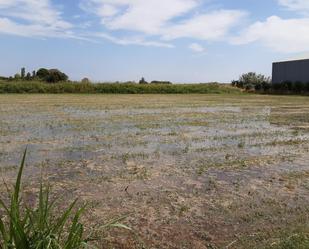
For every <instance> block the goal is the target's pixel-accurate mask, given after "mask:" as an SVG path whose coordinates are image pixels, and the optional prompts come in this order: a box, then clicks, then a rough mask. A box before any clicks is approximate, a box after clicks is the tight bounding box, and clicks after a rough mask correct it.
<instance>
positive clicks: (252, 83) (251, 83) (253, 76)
mask: <svg viewBox="0 0 309 249" xmlns="http://www.w3.org/2000/svg"><path fill="white" fill-rule="evenodd" d="M264 82H265V83H270V78H269V77H266V76H264V75H262V74H257V73H254V72H249V73H246V74H243V75H241V76H240V77H239V80H237V81H232V86H236V87H238V88H244V89H246V90H252V89H256V90H257V89H258V90H261V89H262V86H261V84H263V83H264ZM256 85H258V86H257V87H256Z"/></svg>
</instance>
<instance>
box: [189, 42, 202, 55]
mask: <svg viewBox="0 0 309 249" xmlns="http://www.w3.org/2000/svg"><path fill="white" fill-rule="evenodd" d="M189 49H191V50H192V51H194V52H196V53H202V52H205V48H204V47H203V46H202V45H200V44H198V43H192V44H190V46H189Z"/></svg>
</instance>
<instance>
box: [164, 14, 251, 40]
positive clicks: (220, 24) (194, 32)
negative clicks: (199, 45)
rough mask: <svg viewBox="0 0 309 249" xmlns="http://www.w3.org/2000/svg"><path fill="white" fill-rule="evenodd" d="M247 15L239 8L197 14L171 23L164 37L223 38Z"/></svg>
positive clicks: (170, 38)
mask: <svg viewBox="0 0 309 249" xmlns="http://www.w3.org/2000/svg"><path fill="white" fill-rule="evenodd" d="M245 15H246V13H245V12H243V11H237V10H219V11H214V12H212V13H209V14H203V15H197V16H195V17H192V18H190V19H188V20H185V21H183V22H181V23H179V24H174V25H169V26H168V27H166V29H164V30H162V34H163V36H162V37H163V39H166V40H173V39H177V38H183V37H186V38H194V39H198V40H218V39H222V38H224V36H225V35H226V34H227V33H228V32H229V30H230V29H231V28H232V27H235V26H236V25H237V24H239V22H240V21H241V20H242V18H243V17H244V16H245Z"/></svg>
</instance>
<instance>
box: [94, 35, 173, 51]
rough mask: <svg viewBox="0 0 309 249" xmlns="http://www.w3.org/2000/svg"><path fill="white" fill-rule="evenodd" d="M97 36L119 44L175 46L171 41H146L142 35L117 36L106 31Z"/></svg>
mask: <svg viewBox="0 0 309 249" xmlns="http://www.w3.org/2000/svg"><path fill="white" fill-rule="evenodd" d="M94 36H96V37H101V38H104V39H106V40H109V41H111V42H113V43H116V44H119V45H124V46H126V45H140V46H145V47H165V48H173V47H174V46H173V45H172V44H169V43H164V42H155V41H146V40H145V39H143V38H141V37H129V38H117V37H115V36H112V35H109V34H105V33H98V34H95V35H94Z"/></svg>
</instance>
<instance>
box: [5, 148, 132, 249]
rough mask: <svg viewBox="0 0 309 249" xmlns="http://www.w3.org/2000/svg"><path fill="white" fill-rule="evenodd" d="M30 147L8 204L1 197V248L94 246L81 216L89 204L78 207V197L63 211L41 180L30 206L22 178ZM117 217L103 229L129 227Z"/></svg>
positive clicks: (39, 248) (70, 248)
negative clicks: (34, 202) (33, 203)
mask: <svg viewBox="0 0 309 249" xmlns="http://www.w3.org/2000/svg"><path fill="white" fill-rule="evenodd" d="M26 152H27V151H26V150H25V152H24V155H23V158H22V162H21V165H20V168H19V171H18V175H17V179H16V182H15V185H14V189H13V191H11V192H9V196H10V201H9V205H6V203H5V201H3V200H1V199H0V208H1V207H2V208H1V209H2V210H1V209H0V249H80V248H94V247H93V246H91V245H90V244H89V242H90V241H91V240H92V239H91V236H88V237H87V238H85V236H84V225H83V223H82V222H81V220H80V219H81V216H82V215H83V213H84V212H85V206H82V207H76V204H77V199H76V200H75V201H73V202H72V203H71V204H70V205H69V206H68V207H67V208H66V209H64V210H63V212H62V213H60V212H59V210H56V206H55V203H56V201H55V200H53V201H51V200H50V187H49V186H47V187H44V186H43V185H42V183H41V185H40V191H39V196H38V200H37V204H36V205H35V207H28V206H27V205H26V203H24V202H23V201H22V198H21V194H20V193H21V178H22V173H23V169H24V165H25V158H26ZM1 214H2V215H1ZM121 219H122V218H120V219H115V220H113V221H111V222H108V223H107V224H106V225H103V226H102V227H101V228H100V229H106V228H109V227H120V228H126V229H129V228H128V227H126V226H125V225H123V224H120V223H119V222H120V220H121Z"/></svg>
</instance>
